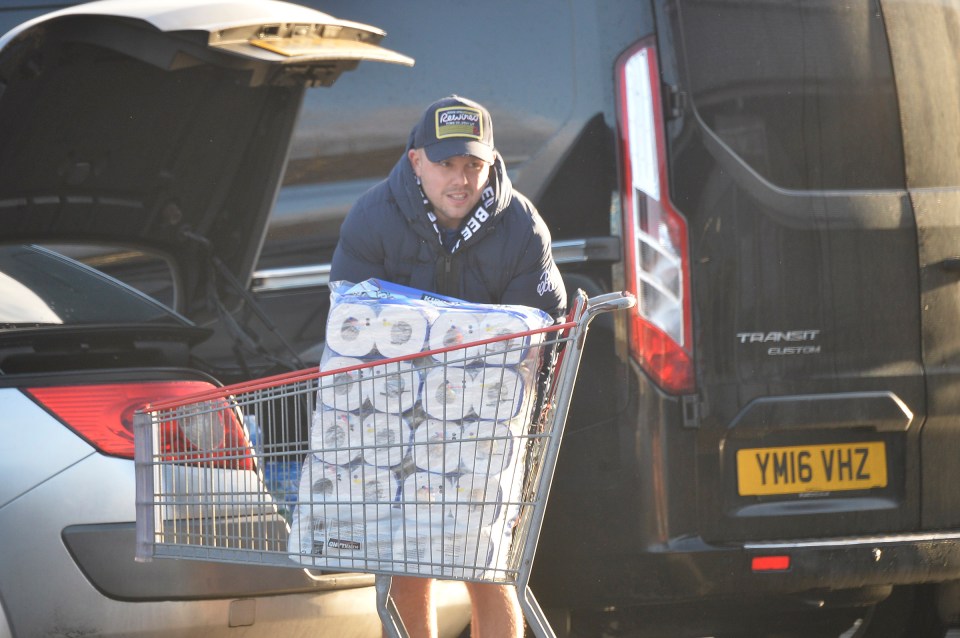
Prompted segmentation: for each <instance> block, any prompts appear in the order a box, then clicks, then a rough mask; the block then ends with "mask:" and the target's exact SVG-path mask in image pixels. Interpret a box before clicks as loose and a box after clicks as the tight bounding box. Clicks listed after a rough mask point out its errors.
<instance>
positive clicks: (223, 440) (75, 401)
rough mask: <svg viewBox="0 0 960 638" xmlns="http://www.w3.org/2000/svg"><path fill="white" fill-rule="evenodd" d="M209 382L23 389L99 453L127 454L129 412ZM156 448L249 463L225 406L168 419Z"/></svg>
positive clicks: (229, 463)
mask: <svg viewBox="0 0 960 638" xmlns="http://www.w3.org/2000/svg"><path fill="white" fill-rule="evenodd" d="M213 388H214V386H213V385H211V384H210V383H207V382H204V381H153V382H143V383H112V384H104V385H77V386H54V387H38V388H28V389H26V390H25V392H26V393H27V394H28V395H29V396H30V397H31V398H33V400H34V401H36V402H37V403H38V404H40V405H41V406H43V407H44V408H45V409H46V410H47V411H48V412H50V413H52V414H53V415H54V416H56V417H57V418H58V419H59V420H60V421H61V422H63V423H64V424H65V425H66V426H67V427H68V428H70V429H71V430H73V431H74V432H75V433H77V434H78V435H79V436H80V437H82V438H83V439H84V440H86V441H87V442H88V443H90V444H91V445H92V446H94V447H95V448H96V449H97V450H98V451H99V452H101V453H102V454H107V455H109V456H117V457H120V458H125V459H132V458H133V414H134V412H136V411H137V410H138V409H140V408H142V407H144V406H145V405H147V404H149V403H156V402H158V401H161V400H169V399H179V398H183V397H188V396H190V395H193V394H197V393H200V392H204V391H207V390H211V389H213ZM224 405H226V403H225V402H224ZM160 452H161V453H164V454H166V455H168V456H173V457H177V458H178V459H183V460H186V459H187V458H197V457H198V456H199V455H200V454H201V452H202V454H203V457H204V458H210V456H211V455H214V456H216V457H218V458H219V459H221V460H220V462H219V463H218V465H219V466H221V467H229V468H234V469H252V468H253V459H252V457H251V456H250V452H249V445H248V442H247V436H246V434H245V432H244V429H243V426H242V425H241V423H240V420H239V419H238V418H237V416H236V414H235V413H234V412H233V411H231V410H229V409H225V410H217V411H216V412H213V413H210V414H208V415H201V416H195V417H188V418H184V419H180V420H179V421H172V422H170V423H169V424H168V425H167V427H165V428H163V430H162V435H161V440H160Z"/></svg>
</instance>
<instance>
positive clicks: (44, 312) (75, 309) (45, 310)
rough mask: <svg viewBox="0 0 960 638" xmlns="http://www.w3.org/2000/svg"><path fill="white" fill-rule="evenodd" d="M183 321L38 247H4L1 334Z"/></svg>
mask: <svg viewBox="0 0 960 638" xmlns="http://www.w3.org/2000/svg"><path fill="white" fill-rule="evenodd" d="M157 322H165V323H172V324H181V325H182V324H183V323H185V320H184V319H182V318H180V317H179V316H178V315H176V314H175V313H174V312H173V311H171V310H169V309H167V308H165V307H164V306H162V305H161V304H159V303H157V302H155V301H154V300H152V299H150V298H149V297H147V296H145V295H142V294H140V293H138V292H136V291H135V290H133V289H132V288H129V287H128V286H126V285H124V284H122V283H120V282H118V281H116V280H114V279H112V278H110V277H107V276H105V275H103V274H101V273H99V272H97V271H96V270H93V269H92V268H88V267H86V266H84V265H83V264H80V263H78V262H76V261H74V260H72V259H69V258H67V257H64V256H62V255H59V254H57V253H54V252H52V251H49V250H45V249H43V248H40V247H37V246H3V247H0V328H3V327H11V326H24V325H83V324H124V323H157Z"/></svg>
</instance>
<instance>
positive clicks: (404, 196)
mask: <svg viewBox="0 0 960 638" xmlns="http://www.w3.org/2000/svg"><path fill="white" fill-rule="evenodd" d="M490 186H491V187H492V188H493V189H494V194H493V198H494V200H495V204H494V205H493V206H492V207H490V211H489V212H491V213H492V215H491V217H490V219H489V220H487V221H486V222H485V223H484V224H482V225H481V226H480V228H479V231H478V232H475V233H472V234H468V235H469V236H465V237H464V238H463V239H462V241H461V244H460V248H459V249H458V250H457V251H456V252H454V253H452V254H451V253H449V252H448V251H447V250H446V249H445V248H444V247H443V246H442V245H441V244H440V239H439V237H438V236H437V232H436V230H435V228H434V226H433V224H432V223H431V222H430V220H429V219H428V218H427V211H426V208H425V206H424V204H423V200H422V197H421V192H420V188H419V186H417V183H416V179H415V176H414V172H413V167H412V166H411V165H410V161H409V160H408V159H407V156H406V153H404V155H403V156H402V157H401V158H400V160H399V161H398V162H397V164H396V166H394V167H393V170H392V171H391V172H390V175H389V176H388V177H387V179H386V180H384V181H383V182H380V183H379V184H377V185H376V186H374V187H373V188H371V189H370V190H369V191H367V192H366V193H364V194H363V195H362V196H361V197H360V198H359V199H358V200H357V202H356V203H355V204H354V205H353V208H351V210H350V213H349V214H348V215H347V218H346V219H345V220H344V222H343V225H342V226H341V228H340V240H339V243H338V244H337V249H336V251H335V252H334V255H333V266H332V269H331V272H330V279H331V281H349V282H353V283H356V282H360V281H363V280H365V279H368V278H371V277H376V278H378V279H384V280H387V281H392V282H394V283H398V284H402V285H405V286H411V287H413V288H418V289H420V290H425V291H429V292H436V293H439V294H444V295H448V296H452V297H457V298H459V299H463V300H466V301H471V302H476V303H495V304H519V305H524V306H533V307H535V308H540V309H542V310H545V311H547V312H548V313H550V314H552V315H554V316H557V315H558V314H559V313H562V312H563V310H564V308H565V307H566V292H565V290H564V287H563V281H562V279H561V277H560V271H559V270H558V269H557V266H556V264H555V263H554V261H553V256H552V254H551V251H550V231H549V230H548V229H547V226H546V224H544V222H543V220H542V219H541V218H540V215H539V213H537V210H536V208H534V206H533V204H532V203H531V202H530V200H528V199H527V198H526V197H524V196H523V195H521V194H520V193H518V192H516V191H514V190H513V187H512V185H511V183H510V179H509V177H508V176H507V174H506V170H505V166H504V163H503V160H502V158H501V157H500V156H499V154H498V155H497V158H496V161H495V162H494V165H493V166H492V167H491V170H490Z"/></svg>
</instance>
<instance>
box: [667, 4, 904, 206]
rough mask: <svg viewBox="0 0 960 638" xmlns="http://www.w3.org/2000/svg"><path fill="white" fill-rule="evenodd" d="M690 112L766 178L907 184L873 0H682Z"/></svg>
mask: <svg viewBox="0 0 960 638" xmlns="http://www.w3.org/2000/svg"><path fill="white" fill-rule="evenodd" d="M677 5H678V6H677V9H678V11H677V16H678V19H679V25H680V32H681V33H680V35H681V37H682V41H683V44H682V48H683V54H684V58H685V63H686V73H687V82H688V84H689V85H688V86H686V87H684V88H685V90H687V92H688V94H689V96H690V99H691V100H692V103H693V107H694V109H695V112H696V114H697V117H698V118H699V119H700V120H701V122H702V124H703V125H704V126H706V127H708V128H709V129H710V130H711V131H712V132H713V133H714V134H716V136H717V137H719V138H720V139H721V140H722V141H723V142H724V143H725V144H726V145H727V146H729V147H730V149H731V150H732V151H733V152H734V153H736V154H737V155H738V156H739V157H740V159H742V160H743V161H744V162H745V163H746V164H748V165H749V166H750V167H751V168H752V169H753V170H754V171H756V172H757V173H758V174H760V175H761V176H762V177H763V178H765V179H766V180H768V181H770V182H772V183H773V184H775V185H777V186H780V187H782V188H787V189H797V190H859V189H903V188H905V179H904V160H903V151H902V148H903V143H902V139H901V133H900V117H899V112H898V107H897V93H896V87H895V83H894V75H893V70H892V66H891V56H890V50H889V46H888V42H887V36H886V32H885V27H884V18H883V14H882V12H881V10H880V6H879V5H878V2H877V1H876V0H851V1H849V2H835V1H834V0H804V1H803V2H772V1H771V0H677Z"/></svg>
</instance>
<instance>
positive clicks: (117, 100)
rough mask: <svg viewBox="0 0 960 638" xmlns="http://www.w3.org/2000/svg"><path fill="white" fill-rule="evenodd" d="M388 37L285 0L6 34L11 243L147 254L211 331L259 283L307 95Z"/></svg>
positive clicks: (2, 197)
mask: <svg viewBox="0 0 960 638" xmlns="http://www.w3.org/2000/svg"><path fill="white" fill-rule="evenodd" d="M383 36H384V33H383V32H382V31H380V30H378V29H375V28H373V27H369V26H366V25H361V24H357V23H352V22H346V21H342V20H337V19H336V18H333V17H332V16H329V15H327V14H324V13H321V12H318V11H314V10H311V9H307V8H305V7H301V6H297V5H293V4H289V3H285V2H274V1H272V0H212V1H207V2H203V1H202V0H201V1H199V2H198V1H197V0H163V1H162V2H161V1H159V0H156V1H154V0H146V1H140V2H129V1H115V0H107V1H105V2H95V3H90V4H83V5H78V6H76V7H72V8H70V9H67V10H64V11H60V12H56V13H53V14H49V15H47V16H43V17H41V18H39V19H37V20H33V21H31V22H28V23H25V24H23V25H21V26H20V27H18V28H17V29H14V30H13V31H11V32H9V33H8V34H6V35H4V36H3V37H0V237H2V239H3V241H4V242H10V243H12V242H17V243H27V242H32V243H47V244H53V243H56V244H70V243H83V244H96V245H103V246H121V247H124V248H138V249H142V250H145V251H148V252H150V253H151V254H157V255H159V256H162V257H164V258H165V259H166V260H167V261H168V262H169V263H170V264H171V266H172V267H173V270H174V274H175V279H176V283H177V287H178V290H179V291H180V296H179V301H178V303H177V306H178V309H179V310H180V311H181V312H184V314H187V315H188V316H190V317H191V318H193V319H195V320H198V321H203V320H204V317H202V316H201V317H198V316H197V315H198V313H200V314H202V313H203V311H204V310H203V309H204V307H205V305H206V304H205V302H204V299H205V296H206V295H207V294H208V292H209V283H210V278H209V275H208V272H209V270H211V269H214V268H216V269H217V270H218V272H220V273H223V274H224V276H227V277H232V278H233V279H235V280H236V281H238V282H240V284H241V285H246V284H248V283H249V278H250V274H251V271H252V269H253V266H254V265H255V264H256V261H257V258H258V255H259V250H260V245H261V242H262V240H263V235H264V228H265V226H266V222H267V218H268V216H269V213H270V210H271V208H272V205H273V203H274V200H275V198H276V195H277V191H278V189H279V185H280V183H281V177H282V174H283V169H284V165H285V160H286V156H287V150H288V147H289V143H290V137H291V134H292V130H293V126H294V122H295V120H296V116H297V113H298V111H299V108H300V104H301V100H302V96H303V93H304V90H305V88H306V87H308V86H321V85H322V86H327V85H330V84H332V83H333V82H334V81H335V80H336V78H337V77H339V75H340V74H341V73H342V72H344V71H348V70H351V69H353V68H355V67H356V66H357V64H358V63H359V62H360V61H361V60H378V61H385V62H395V63H401V64H408V65H409V64H412V60H411V59H409V58H406V57H405V56H402V55H399V54H396V53H394V52H392V51H388V50H386V49H382V48H380V47H379V46H377V43H378V42H379V41H380V40H381V39H382V38H383Z"/></svg>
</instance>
